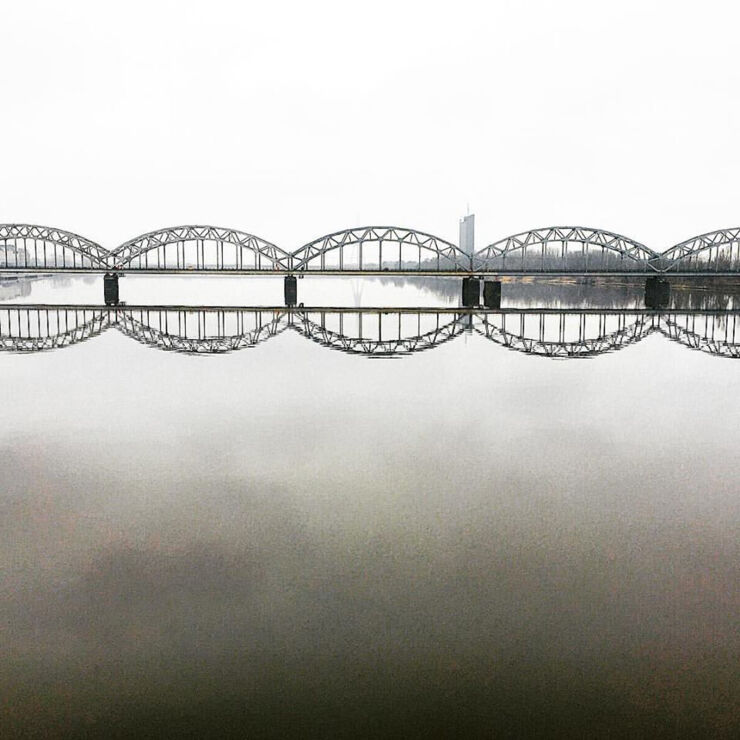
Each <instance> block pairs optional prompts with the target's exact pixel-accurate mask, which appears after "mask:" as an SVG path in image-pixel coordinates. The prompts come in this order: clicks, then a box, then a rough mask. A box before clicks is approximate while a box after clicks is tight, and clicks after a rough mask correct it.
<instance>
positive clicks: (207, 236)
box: [109, 226, 289, 272]
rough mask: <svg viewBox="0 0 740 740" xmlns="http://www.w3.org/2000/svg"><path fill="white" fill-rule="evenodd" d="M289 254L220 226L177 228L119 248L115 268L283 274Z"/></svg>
mask: <svg viewBox="0 0 740 740" xmlns="http://www.w3.org/2000/svg"><path fill="white" fill-rule="evenodd" d="M288 258H289V255H288V253H287V252H285V251H283V250H282V249H280V247H278V246H276V245H275V244H272V243H271V242H268V241H265V240H264V239H261V238H260V237H258V236H254V234H247V233H246V232H243V231H236V230H235V229H228V228H221V227H218V226H173V227H170V228H165V229H158V230H157V231H150V232H148V233H146V234H142V235H141V236H137V237H135V238H134V239H130V240H129V241H127V242H124V243H123V244H121V245H120V246H119V247H116V249H114V250H113V251H112V252H111V253H110V257H109V264H110V266H111V268H113V269H118V270H120V269H128V270H155V271H156V270H167V269H176V270H194V271H214V270H218V271H224V272H228V271H229V270H235V271H242V270H244V271H262V270H264V271H281V270H285V269H286V268H287V262H288Z"/></svg>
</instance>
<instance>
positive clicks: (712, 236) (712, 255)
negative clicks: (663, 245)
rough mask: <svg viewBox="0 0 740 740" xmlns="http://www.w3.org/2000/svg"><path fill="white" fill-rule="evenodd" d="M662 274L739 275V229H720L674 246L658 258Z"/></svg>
mask: <svg viewBox="0 0 740 740" xmlns="http://www.w3.org/2000/svg"><path fill="white" fill-rule="evenodd" d="M661 267H662V269H663V271H668V272H671V271H681V272H740V228H734V229H720V230H719V231H711V232H709V233H708V234H702V235H701V236H695V237H693V238H692V239H687V240H686V241H685V242H681V243H680V244H676V246H675V247H671V248H670V249H669V250H667V251H666V252H664V253H663V254H662V255H661Z"/></svg>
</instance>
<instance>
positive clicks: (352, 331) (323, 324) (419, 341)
mask: <svg viewBox="0 0 740 740" xmlns="http://www.w3.org/2000/svg"><path fill="white" fill-rule="evenodd" d="M312 317H315V318H312ZM363 317H364V318H365V323H364V325H363ZM403 317H404V312H403V310H402V309H399V310H397V311H386V312H383V313H380V312H372V313H371V312H363V311H361V310H358V311H357V312H351V313H349V314H348V313H340V314H337V315H335V316H333V317H331V318H332V319H333V321H330V322H327V315H326V312H311V311H300V310H298V311H296V312H295V314H294V318H293V321H292V323H291V327H292V328H293V329H295V330H296V331H297V332H298V333H300V334H301V335H302V336H304V337H306V338H307V339H310V340H311V341H313V342H316V343H317V344H320V345H322V346H324V347H328V348H330V349H335V350H339V351H340V352H346V353H348V354H355V355H366V356H368V357H401V356H404V355H410V354H414V353H417V352H423V351H426V350H429V349H434V348H435V347H438V346H440V345H442V344H445V343H446V342H449V341H450V340H452V339H454V338H455V337H457V336H459V335H460V334H462V333H463V332H464V331H465V330H466V329H467V328H469V326H470V316H469V315H467V314H453V318H452V320H449V317H450V314H449V313H442V312H435V311H433V310H430V311H428V312H426V313H420V312H417V313H414V314H413V315H412V316H407V318H410V319H411V322H406V323H405V324H404V322H403V321H402V318H403ZM384 318H386V319H389V320H390V321H389V322H386V323H385V326H384V322H383V319H384ZM350 323H351V324H352V326H351V328H350V326H348V325H349V324H350ZM327 324H331V326H330V325H327ZM368 324H369V325H370V326H368ZM384 334H385V336H384Z"/></svg>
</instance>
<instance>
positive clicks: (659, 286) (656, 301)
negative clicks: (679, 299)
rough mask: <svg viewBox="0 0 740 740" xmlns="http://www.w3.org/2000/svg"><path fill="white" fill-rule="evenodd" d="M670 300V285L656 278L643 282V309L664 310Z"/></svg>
mask: <svg viewBox="0 0 740 740" xmlns="http://www.w3.org/2000/svg"><path fill="white" fill-rule="evenodd" d="M670 298H671V284H670V283H669V282H668V281H667V280H662V279H661V278H658V277H649V278H648V279H647V280H646V281H645V308H665V307H666V306H667V305H668V301H669V300H670Z"/></svg>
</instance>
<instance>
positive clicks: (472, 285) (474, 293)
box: [462, 277, 480, 308]
mask: <svg viewBox="0 0 740 740" xmlns="http://www.w3.org/2000/svg"><path fill="white" fill-rule="evenodd" d="M462 304H463V306H464V307H465V308H473V307H474V306H480V280H479V279H478V278H476V277H466V278H463V281H462Z"/></svg>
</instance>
